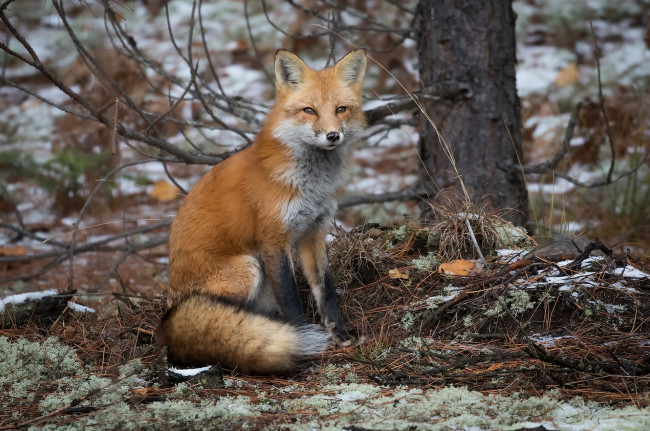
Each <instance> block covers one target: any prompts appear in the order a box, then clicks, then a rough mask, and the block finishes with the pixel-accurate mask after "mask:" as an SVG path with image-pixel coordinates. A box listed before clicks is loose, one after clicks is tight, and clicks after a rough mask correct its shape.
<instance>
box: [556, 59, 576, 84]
mask: <svg viewBox="0 0 650 431" xmlns="http://www.w3.org/2000/svg"><path fill="white" fill-rule="evenodd" d="M578 81H580V71H579V70H578V67H577V66H576V65H575V64H574V63H571V64H569V65H568V66H567V67H565V68H564V69H562V70H560V71H559V72H558V73H557V76H556V77H555V85H557V86H558V87H568V86H569V85H576V84H577V83H578Z"/></svg>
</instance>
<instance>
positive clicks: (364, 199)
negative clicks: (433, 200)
mask: <svg viewBox="0 0 650 431" xmlns="http://www.w3.org/2000/svg"><path fill="white" fill-rule="evenodd" d="M426 196H427V193H426V192H425V191H424V190H422V189H415V190H411V189H406V190H399V191H394V192H387V193H377V194H369V195H357V196H344V197H342V198H340V199H339V205H338V209H339V210H341V209H343V208H347V207H351V206H356V205H364V204H381V203H384V202H391V201H411V200H419V199H422V198H423V197H426Z"/></svg>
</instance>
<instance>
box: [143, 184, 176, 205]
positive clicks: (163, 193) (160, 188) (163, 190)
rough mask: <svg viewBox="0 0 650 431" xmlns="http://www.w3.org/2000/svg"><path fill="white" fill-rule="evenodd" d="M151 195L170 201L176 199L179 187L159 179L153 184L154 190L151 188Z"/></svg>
mask: <svg viewBox="0 0 650 431" xmlns="http://www.w3.org/2000/svg"><path fill="white" fill-rule="evenodd" d="M149 196H151V198H152V199H156V200H157V201H160V202H169V201H173V200H174V199H176V197H177V196H178V189H177V188H176V186H173V185H171V184H169V183H168V182H167V181H165V180H158V181H156V183H155V184H154V185H153V190H151V194H150V195H149Z"/></svg>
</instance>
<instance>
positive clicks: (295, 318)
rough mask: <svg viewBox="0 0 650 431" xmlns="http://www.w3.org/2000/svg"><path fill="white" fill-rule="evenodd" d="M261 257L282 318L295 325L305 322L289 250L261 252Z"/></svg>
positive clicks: (305, 318)
mask: <svg viewBox="0 0 650 431" xmlns="http://www.w3.org/2000/svg"><path fill="white" fill-rule="evenodd" d="M262 259H263V261H264V268H265V271H266V276H267V277H268V279H269V281H270V283H271V288H272V289H273V294H274V296H275V300H276V302H277V304H278V307H279V308H280V312H281V313H282V315H283V316H284V318H285V319H286V320H287V321H289V322H291V323H293V324H296V325H305V324H307V317H306V316H305V312H304V310H303V308H302V302H301V301H300V296H299V295H298V286H297V284H296V276H295V273H294V268H293V261H292V260H291V255H290V254H289V252H287V251H286V250H271V251H267V252H263V253H262Z"/></svg>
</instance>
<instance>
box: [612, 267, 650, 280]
mask: <svg viewBox="0 0 650 431" xmlns="http://www.w3.org/2000/svg"><path fill="white" fill-rule="evenodd" d="M614 275H620V276H622V277H627V278H650V274H648V273H646V272H643V271H641V270H640V269H637V268H635V267H633V266H630V265H627V266H626V267H625V268H616V269H615V270H614Z"/></svg>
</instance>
